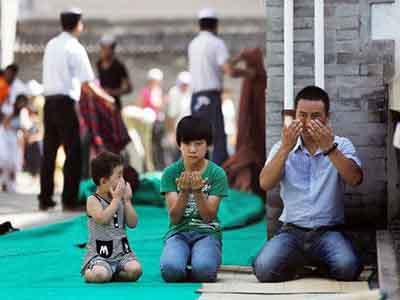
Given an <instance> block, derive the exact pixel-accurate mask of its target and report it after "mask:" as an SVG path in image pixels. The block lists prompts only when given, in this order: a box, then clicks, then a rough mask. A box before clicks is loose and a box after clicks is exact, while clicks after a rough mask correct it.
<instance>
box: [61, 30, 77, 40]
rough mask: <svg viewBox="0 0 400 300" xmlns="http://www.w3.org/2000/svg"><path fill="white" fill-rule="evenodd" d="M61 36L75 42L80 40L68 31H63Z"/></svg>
mask: <svg viewBox="0 0 400 300" xmlns="http://www.w3.org/2000/svg"><path fill="white" fill-rule="evenodd" d="M61 35H62V36H63V37H65V38H68V39H75V40H78V38H77V37H76V36H74V35H73V34H71V33H69V32H68V31H63V32H61Z"/></svg>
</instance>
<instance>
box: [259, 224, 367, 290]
mask: <svg viewBox="0 0 400 300" xmlns="http://www.w3.org/2000/svg"><path fill="white" fill-rule="evenodd" d="M305 264H312V265H316V266H318V267H321V268H322V269H324V270H325V271H326V272H327V275H328V276H330V277H332V278H334V279H337V280H344V281H351V280H356V279H357V278H358V276H359V275H360V273H361V271H362V265H361V261H360V258H359V257H358V256H357V254H356V252H355V250H354V248H353V246H352V244H351V242H350V241H349V240H347V239H346V238H345V237H344V236H343V234H342V233H341V232H340V231H335V230H316V231H305V230H302V229H297V228H290V229H284V228H283V229H281V230H280V231H279V233H278V234H277V235H276V236H275V237H273V238H272V239H271V240H269V241H267V242H266V243H265V244H264V246H263V248H262V249H261V250H260V252H259V253H258V255H257V257H256V258H255V260H254V261H253V270H254V273H255V275H256V277H257V279H258V280H259V281H261V282H279V281H286V280H291V279H294V278H295V277H296V271H297V270H300V269H301V268H303V267H304V265H305Z"/></svg>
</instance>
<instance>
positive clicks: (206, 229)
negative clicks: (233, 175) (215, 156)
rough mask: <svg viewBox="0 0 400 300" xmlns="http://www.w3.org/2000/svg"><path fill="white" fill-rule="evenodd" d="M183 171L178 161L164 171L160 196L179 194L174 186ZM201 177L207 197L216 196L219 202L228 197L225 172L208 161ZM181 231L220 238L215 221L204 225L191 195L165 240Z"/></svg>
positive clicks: (217, 224) (218, 228)
mask: <svg viewBox="0 0 400 300" xmlns="http://www.w3.org/2000/svg"><path fill="white" fill-rule="evenodd" d="M184 170H185V166H184V164H183V161H182V160H178V161H177V162H175V163H173V164H172V165H170V166H169V167H167V168H166V169H165V170H164V173H163V175H162V177H161V194H163V195H165V193H168V192H179V190H178V187H177V185H176V179H177V178H179V177H180V176H181V173H182V172H183V171H184ZM201 177H202V178H203V179H204V180H206V181H207V183H206V185H205V186H204V188H203V192H204V193H206V194H207V195H208V196H218V197H219V198H220V200H222V199H223V198H224V197H227V196H228V180H227V178H226V174H225V171H224V170H223V169H222V168H221V167H219V166H218V165H216V164H215V163H213V162H212V161H208V165H207V167H206V169H205V170H204V171H203V173H202V174H201ZM182 231H197V232H203V233H211V234H215V235H216V236H217V237H218V238H221V227H220V225H219V222H218V220H217V219H215V220H213V221H211V222H209V223H205V222H204V221H203V219H202V218H201V216H200V213H199V210H198V209H197V205H196V200H195V199H194V196H193V194H189V199H188V203H187V206H186V209H185V213H184V215H183V217H182V220H181V222H180V223H179V224H172V223H171V222H170V224H169V231H168V232H167V234H166V235H165V239H167V238H168V237H170V236H171V235H173V234H174V233H176V232H182Z"/></svg>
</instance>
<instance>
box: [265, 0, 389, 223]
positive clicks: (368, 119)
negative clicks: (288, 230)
mask: <svg viewBox="0 0 400 300" xmlns="http://www.w3.org/2000/svg"><path fill="white" fill-rule="evenodd" d="M373 2H379V0H378V1H368V0H336V1H325V72H326V74H325V88H326V90H327V92H328V93H329V95H330V97H331V115H330V120H331V124H332V126H333V129H334V132H335V134H336V135H340V136H346V137H348V138H350V139H351V140H352V142H353V143H354V145H355V146H356V149H357V150H358V154H359V156H360V158H361V159H362V161H363V167H364V175H365V178H364V182H363V184H362V185H361V186H359V187H357V188H348V189H347V192H346V200H345V205H346V218H347V222H348V223H352V224H364V225H377V226H380V225H382V223H383V224H384V223H385V221H386V203H387V186H386V184H387V173H386V160H387V155H386V148H385V145H386V135H387V95H386V86H385V80H386V79H387V78H389V76H390V75H391V74H392V70H393V57H394V43H393V41H388V40H379V41H373V40H370V38H369V36H370V28H369V26H370V25H369V24H370V4H371V3H373ZM380 2H383V1H380ZM386 2H387V1H386ZM294 5H295V11H294V26H295V29H294V41H295V44H294V49H295V53H294V61H295V62H294V63H295V69H294V74H295V94H296V93H297V92H298V91H299V90H300V89H301V88H303V87H304V86H306V85H309V84H313V83H314V49H313V48H314V41H313V39H314V1H313V0H296V1H294ZM266 13H267V26H266V28H267V43H266V44H267V46H266V52H267V56H266V65H267V72H268V92H267V95H268V97H267V98H268V101H267V108H266V109H267V151H268V152H269V150H270V149H271V147H272V145H273V144H274V143H275V142H276V141H277V140H279V139H280V132H281V126H282V121H281V111H282V109H283V102H282V101H283V56H284V54H283V1H280V0H267V1H266ZM274 199H276V192H275V193H271V195H270V197H269V200H270V201H271V203H272V204H271V205H272V207H277V206H279V203H278V204H277V203H276V200H275V202H274ZM269 213H270V216H269V217H271V218H274V217H276V216H277V215H279V213H280V212H279V209H271V210H270V212H269Z"/></svg>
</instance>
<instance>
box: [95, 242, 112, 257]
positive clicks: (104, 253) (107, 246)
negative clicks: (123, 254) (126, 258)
mask: <svg viewBox="0 0 400 300" xmlns="http://www.w3.org/2000/svg"><path fill="white" fill-rule="evenodd" d="M96 250H97V254H99V255H100V256H101V257H104V258H110V257H111V255H112V253H113V241H100V240H96Z"/></svg>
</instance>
